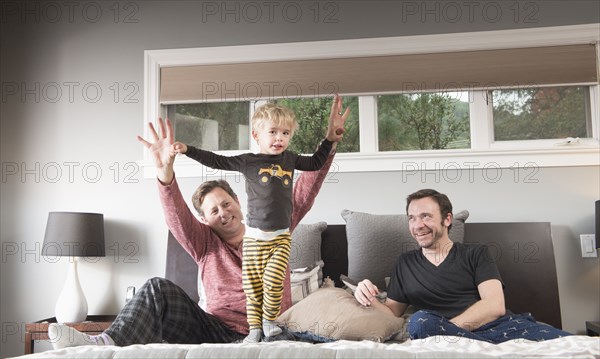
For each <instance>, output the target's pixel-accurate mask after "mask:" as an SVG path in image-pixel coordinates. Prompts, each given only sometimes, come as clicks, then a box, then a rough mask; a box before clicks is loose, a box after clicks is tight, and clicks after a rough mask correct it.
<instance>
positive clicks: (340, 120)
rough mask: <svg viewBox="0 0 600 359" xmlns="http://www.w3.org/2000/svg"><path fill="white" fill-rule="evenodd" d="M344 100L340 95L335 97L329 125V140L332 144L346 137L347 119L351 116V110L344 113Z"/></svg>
mask: <svg viewBox="0 0 600 359" xmlns="http://www.w3.org/2000/svg"><path fill="white" fill-rule="evenodd" d="M342 108H343V107H342V98H341V97H340V96H339V95H335V97H334V98H333V103H332V104H331V112H330V113H329V123H328V126H327V139H328V140H329V141H331V142H338V141H341V140H342V138H343V137H344V132H345V131H346V130H345V129H344V125H345V124H346V119H347V118H348V115H350V108H349V107H348V108H346V110H345V111H344V112H343V113H342Z"/></svg>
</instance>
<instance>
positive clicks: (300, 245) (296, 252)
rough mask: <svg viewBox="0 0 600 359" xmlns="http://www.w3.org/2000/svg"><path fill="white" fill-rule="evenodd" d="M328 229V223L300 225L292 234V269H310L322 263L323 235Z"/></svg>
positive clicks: (290, 261)
mask: <svg viewBox="0 0 600 359" xmlns="http://www.w3.org/2000/svg"><path fill="white" fill-rule="evenodd" d="M326 228H327V223H326V222H317V223H313V224H299V225H297V226H296V228H294V231H293V232H292V251H291V253H290V260H289V263H290V268H291V269H298V268H309V267H312V266H313V265H314V264H315V263H318V262H319V261H321V233H323V231H324V230H325V229H326Z"/></svg>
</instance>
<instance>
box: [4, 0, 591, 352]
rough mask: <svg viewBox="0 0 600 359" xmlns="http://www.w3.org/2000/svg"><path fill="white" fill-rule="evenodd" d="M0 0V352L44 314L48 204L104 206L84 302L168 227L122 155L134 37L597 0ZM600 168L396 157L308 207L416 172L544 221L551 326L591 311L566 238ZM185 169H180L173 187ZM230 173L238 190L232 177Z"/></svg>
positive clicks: (130, 271)
mask: <svg viewBox="0 0 600 359" xmlns="http://www.w3.org/2000/svg"><path fill="white" fill-rule="evenodd" d="M70 4H74V5H70ZM223 4H225V5H223ZM268 4H272V5H268ZM1 6H2V14H1V19H0V21H1V42H0V46H1V56H2V61H1V62H0V66H1V82H2V109H1V136H2V142H1V156H2V183H1V184H2V187H1V192H2V193H1V198H2V201H1V205H2V216H1V231H2V232H1V240H2V262H1V274H0V279H1V293H2V294H1V295H2V298H1V299H2V300H1V310H0V315H1V320H0V321H1V325H2V343H1V344H0V346H1V353H0V356H2V357H6V356H13V355H18V354H20V353H22V350H23V335H24V323H26V322H30V321H35V320H39V319H41V318H47V317H52V316H53V315H54V314H53V312H54V303H55V300H56V298H57V296H58V294H59V292H60V290H61V287H62V285H63V283H64V280H65V275H66V269H67V264H68V262H67V260H66V259H62V260H60V261H58V262H51V261H49V260H48V259H46V258H43V257H40V255H39V249H40V246H41V242H42V241H43V236H44V230H45V224H46V220H47V215H48V212H49V211H57V210H67V211H94V212H95V211H97V212H102V213H104V215H105V219H106V238H107V242H108V243H107V257H105V258H103V259H101V260H99V261H97V262H90V261H83V262H82V263H81V264H80V266H79V267H80V278H81V281H82V286H83V289H84V291H85V293H86V296H87V299H88V305H89V312H90V314H107V313H116V312H117V311H118V310H119V309H120V308H121V306H122V304H123V302H124V296H125V288H126V287H127V286H130V285H134V286H137V287H139V286H141V285H142V284H143V283H144V281H145V280H146V279H147V278H150V277H152V276H162V275H163V274H164V264H165V263H164V251H165V248H166V241H165V239H166V226H165V224H164V218H163V216H162V212H161V209H160V206H159V203H158V199H157V195H156V192H157V191H156V184H155V182H154V181H153V180H146V179H143V178H142V176H141V170H140V169H137V168H136V167H135V163H136V161H139V160H141V159H142V158H143V149H142V147H141V145H140V144H139V143H138V142H137V141H136V140H135V136H136V135H137V134H142V133H143V118H142V116H143V108H142V106H143V103H142V102H143V51H144V50H149V49H166V48H185V47H205V46H221V45H240V44H258V43H274V42H296V41H311V40H331V39H349V38H368V37H383V36H402V35H416V34H436V33H453V32H463V31H482V30H499V29H509V28H527V27H541V26H556V25H572V24H584V23H597V22H599V19H598V13H599V5H598V2H597V1H528V2H519V3H518V4H517V5H515V2H512V1H507V2H505V1H495V2H493V1H479V2H477V1H476V2H451V4H450V5H448V3H447V2H443V1H435V2H434V1H428V2H422V1H409V2H400V1H397V2H394V1H338V2H313V1H288V2H251V3H250V5H248V3H247V2H241V1H240V2H235V1H229V2H221V1H214V2H213V1H203V2H202V1H198V2H194V1H170V2H167V1H147V2H120V3H115V2H111V1H107V2H105V1H95V2H93V1H92V2H52V1H49V2H43V3H41V2H40V3H37V2H25V3H21V2H16V1H13V2H11V1H8V2H3V3H2V5H1ZM223 6H227V8H224V7H223ZM269 6H271V9H272V12H271V13H270V12H269ZM236 7H237V8H238V9H239V11H238V12H237V15H236V11H235V10H236ZM232 9H233V12H231V11H230V10H232ZM257 9H260V14H259V13H258V12H257ZM298 9H300V11H301V12H298ZM317 9H318V11H317ZM271 15H272V16H271ZM236 16H237V17H236ZM71 90H72V91H71ZM98 90H100V91H101V94H100V93H98V92H97V91H98ZM507 171H508V170H507ZM599 174H600V173H599V168H598V167H576V168H575V167H570V168H560V167H557V168H544V169H541V170H540V171H539V172H538V173H537V179H538V181H537V183H533V184H532V183H525V182H524V181H522V180H521V179H518V180H514V178H513V177H512V173H509V172H507V173H506V175H505V176H503V178H502V180H501V181H499V182H496V183H488V182H486V181H485V180H483V177H482V176H479V177H477V176H476V178H475V180H474V181H472V182H470V181H460V182H458V183H448V182H445V181H443V180H441V181H439V182H436V181H435V179H432V178H430V177H427V178H425V180H422V179H421V178H420V176H413V177H409V178H406V179H405V178H402V176H401V173H398V172H381V173H344V174H336V175H335V176H333V177H332V178H331V179H330V180H328V182H327V183H326V184H325V185H324V187H323V190H322V192H321V194H320V196H319V198H318V200H317V202H316V204H315V207H314V209H313V210H312V211H311V212H310V213H309V215H308V217H307V218H306V219H305V222H306V223H310V222H313V221H317V220H326V221H328V222H330V223H341V222H342V219H341V217H340V215H339V213H340V211H341V210H342V209H344V208H348V209H354V210H359V211H365V212H373V213H398V212H400V211H402V208H403V207H404V204H403V201H404V197H405V195H406V194H407V193H409V192H410V191H413V190H415V189H418V188H422V187H435V188H438V189H440V190H441V191H444V192H446V193H448V194H449V195H450V197H451V198H452V199H453V200H454V205H455V208H456V209H463V208H465V209H468V210H469V211H470V212H471V217H470V218H469V221H477V222H482V221H550V222H552V224H553V231H554V234H555V236H554V244H555V250H556V252H557V268H558V276H559V285H560V295H561V305H562V312H563V323H564V328H565V329H567V330H570V331H574V332H579V333H581V332H583V330H584V322H585V320H598V319H599V318H600V312H599V308H598V302H599V287H598V282H599V280H598V276H599V267H598V260H597V259H585V260H584V259H582V258H581V257H580V255H579V241H578V237H579V234H581V233H593V232H594V228H593V220H592V213H593V201H594V200H596V199H598V198H599V197H600V194H599V189H598V184H599V182H600V180H599ZM128 175H132V177H131V178H128V177H127V176H128ZM198 183H199V179H193V178H186V179H181V184H182V190H183V192H184V194H186V197H189V196H190V195H191V193H192V191H193V190H194V188H195V186H197V185H198ZM370 184H376V186H373V187H372V190H371V191H357V190H356V189H357V188H364V187H365V186H368V185H370ZM234 187H235V189H236V190H237V191H238V193H240V194H243V192H244V191H243V185H242V184H241V183H236V184H234ZM242 198H243V196H242ZM534 305H542V303H532V306H534Z"/></svg>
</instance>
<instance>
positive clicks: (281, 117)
mask: <svg viewBox="0 0 600 359" xmlns="http://www.w3.org/2000/svg"><path fill="white" fill-rule="evenodd" d="M267 122H271V123H273V124H274V125H275V126H282V127H288V128H289V129H290V132H291V133H290V134H291V136H294V132H295V131H296V129H298V122H297V121H296V116H295V115H294V112H292V110H290V109H289V108H287V107H284V106H281V105H276V104H274V103H267V104H264V105H262V106H260V107H258V108H257V109H256V111H254V114H253V115H252V130H253V131H256V130H258V129H263V128H264V127H265V124H266V123H267Z"/></svg>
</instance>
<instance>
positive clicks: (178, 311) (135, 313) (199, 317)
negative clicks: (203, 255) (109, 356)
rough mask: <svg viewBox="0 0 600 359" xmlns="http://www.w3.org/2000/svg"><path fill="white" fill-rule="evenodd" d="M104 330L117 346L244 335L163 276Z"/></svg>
mask: <svg viewBox="0 0 600 359" xmlns="http://www.w3.org/2000/svg"><path fill="white" fill-rule="evenodd" d="M105 333H106V334H108V335H109V336H110V337H111V338H112V339H113V340H114V341H115V344H117V345H118V346H126V345H132V344H147V343H162V342H167V343H173V344H201V343H231V342H235V341H238V340H241V339H243V338H244V335H242V334H240V333H237V332H235V331H233V330H231V329H229V328H228V327H227V326H226V325H225V324H224V323H223V322H222V321H221V320H220V319H219V318H217V317H215V316H213V315H211V314H208V313H206V312H205V311H204V310H202V309H201V308H200V307H199V306H198V303H196V302H194V301H193V300H192V299H191V298H190V297H189V296H188V295H187V294H186V293H185V292H184V291H183V289H181V288H179V287H178V286H177V285H175V284H173V283H172V282H171V281H169V280H167V279H164V278H152V279H150V280H148V281H147V282H146V283H145V284H144V285H143V286H142V288H140V290H139V291H138V293H136V295H135V296H134V297H133V298H132V299H131V300H130V301H129V302H127V304H126V305H125V307H123V309H122V310H121V312H120V313H119V315H118V316H117V318H116V319H115V321H114V322H113V324H112V325H111V326H110V328H108V329H107V330H106V331H105Z"/></svg>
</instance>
